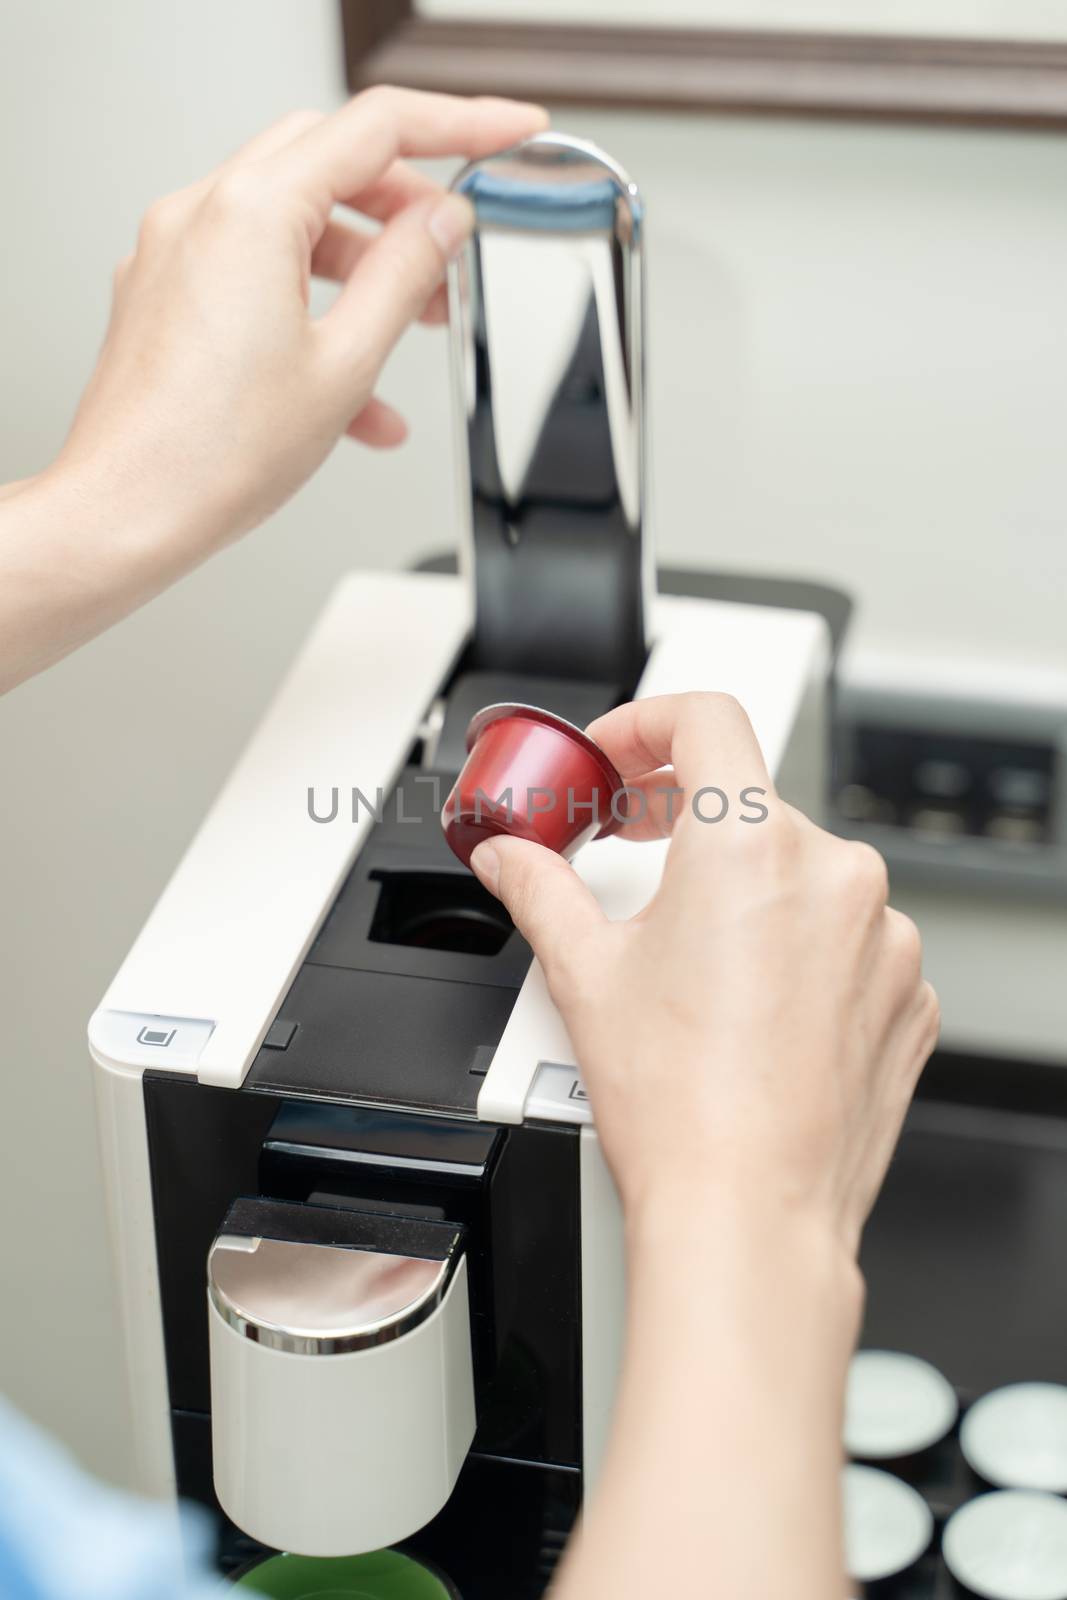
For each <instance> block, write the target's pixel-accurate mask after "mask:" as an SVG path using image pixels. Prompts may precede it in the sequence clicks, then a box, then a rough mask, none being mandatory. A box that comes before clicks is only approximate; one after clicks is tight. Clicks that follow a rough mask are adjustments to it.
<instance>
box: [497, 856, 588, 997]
mask: <svg viewBox="0 0 1067 1600" xmlns="http://www.w3.org/2000/svg"><path fill="white" fill-rule="evenodd" d="M471 866H472V867H473V868H474V871H475V873H476V874H477V876H478V878H479V879H480V881H481V882H482V883H483V884H484V885H485V887H486V888H487V889H489V890H490V891H491V892H492V893H493V894H495V895H496V896H497V897H498V898H499V899H500V900H502V901H503V903H504V905H505V906H506V907H507V909H508V911H509V912H510V913H511V919H512V921H513V922H514V924H515V926H516V927H517V928H518V930H519V932H520V933H521V934H522V936H523V938H524V939H525V940H527V942H528V943H529V944H530V945H531V946H532V948H533V952H534V954H535V955H536V956H537V958H538V960H539V961H540V963H541V965H542V966H543V967H544V969H545V975H546V976H547V978H548V981H549V983H550V984H551V983H552V982H553V980H554V977H557V976H558V975H559V974H560V972H561V971H563V970H565V969H566V967H567V963H568V957H569V955H570V953H571V951H572V950H573V948H574V942H575V940H577V939H580V938H582V937H584V936H586V935H587V934H589V933H595V932H596V931H597V930H598V929H601V928H604V927H606V926H607V918H606V917H605V915H604V913H603V911H602V910H601V909H600V906H599V905H598V904H597V901H596V899H595V898H594V896H593V894H592V892H591V891H590V890H589V889H587V888H586V886H585V884H584V883H583V882H582V880H581V878H579V876H578V874H577V873H576V872H575V871H574V869H573V868H572V867H571V866H569V865H568V863H567V862H566V861H564V860H563V858H562V856H557V855H556V854H554V852H553V851H551V850H546V849H545V848H544V846H543V845H539V844H530V843H528V842H527V841H526V840H525V839H503V838H497V839H492V840H487V841H486V842H485V843H484V844H480V845H479V846H478V848H477V849H476V850H475V852H474V854H473V855H472V856H471Z"/></svg>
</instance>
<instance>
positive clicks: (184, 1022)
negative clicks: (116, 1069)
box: [89, 1007, 215, 1072]
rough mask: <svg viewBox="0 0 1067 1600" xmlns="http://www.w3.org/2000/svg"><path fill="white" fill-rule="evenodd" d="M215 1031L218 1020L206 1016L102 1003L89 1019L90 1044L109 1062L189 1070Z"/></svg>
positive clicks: (175, 1070)
mask: <svg viewBox="0 0 1067 1600" xmlns="http://www.w3.org/2000/svg"><path fill="white" fill-rule="evenodd" d="M214 1031H215V1024H214V1023H213V1022H211V1021H209V1020H208V1019H207V1018H206V1017H176V1016H165V1015H163V1013H161V1012H159V1011H112V1010H110V1009H108V1008H103V1007H102V1008H101V1009H100V1010H99V1011H97V1012H95V1013H94V1014H93V1017H92V1019H91V1021H90V1023H89V1044H90V1047H91V1049H92V1051H93V1054H94V1055H95V1056H96V1057H97V1059H98V1060H103V1061H104V1062H107V1063H110V1062H119V1063H121V1064H122V1065H123V1066H128V1067H156V1068H159V1069H161V1070H162V1071H166V1072H189V1071H192V1070H194V1069H195V1067H196V1064H197V1062H198V1061H199V1060H200V1055H201V1052H202V1051H203V1048H204V1046H205V1045H206V1044H207V1042H208V1040H209V1039H210V1038H211V1035H212V1034H213V1033H214Z"/></svg>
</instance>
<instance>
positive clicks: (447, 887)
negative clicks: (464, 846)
mask: <svg viewBox="0 0 1067 1600" xmlns="http://www.w3.org/2000/svg"><path fill="white" fill-rule="evenodd" d="M371 881H372V882H375V883H377V884H378V901H377V904H376V906H375V908H374V916H373V919H372V921H371V925H370V933H369V935H368V937H369V938H370V940H371V942H372V943H374V944H395V945H408V946H414V947H415V948H417V949H421V950H452V951H456V952H458V953H460V954H462V955H472V956H496V955H499V954H500V952H501V950H503V948H504V946H505V944H506V943H507V941H508V939H509V938H510V937H511V934H512V933H513V932H514V928H515V925H514V923H513V922H512V920H511V918H510V917H509V916H508V914H507V912H506V911H505V910H504V907H503V906H502V905H501V904H500V902H499V900H496V899H494V897H493V896H492V895H491V894H490V893H489V892H488V890H487V889H483V888H482V886H481V884H480V883H479V882H478V880H477V878H475V877H473V876H471V875H468V874H464V875H462V876H461V875H459V874H457V873H447V872H388V871H379V872H373V873H372V874H371Z"/></svg>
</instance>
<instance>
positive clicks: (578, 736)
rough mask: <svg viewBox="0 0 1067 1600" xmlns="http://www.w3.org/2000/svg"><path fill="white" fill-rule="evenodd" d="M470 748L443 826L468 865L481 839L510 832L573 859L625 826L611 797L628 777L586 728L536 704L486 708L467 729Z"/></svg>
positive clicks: (447, 805) (445, 810) (444, 817)
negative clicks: (592, 842)
mask: <svg viewBox="0 0 1067 1600" xmlns="http://www.w3.org/2000/svg"><path fill="white" fill-rule="evenodd" d="M467 749H468V751H469V752H470V753H469V755H468V756H467V760H466V762H465V763H464V766H463V770H462V772H461V773H460V775H459V777H458V778H457V779H456V782H455V785H454V787H453V789H452V793H451V794H450V795H449V797H448V799H447V800H446V801H445V805H444V810H443V812H442V813H441V825H442V827H443V828H444V830H445V838H446V839H447V840H448V842H449V844H450V845H451V847H452V849H453V850H454V851H455V853H456V855H457V856H458V857H459V859H460V860H461V861H462V862H463V863H464V865H465V866H469V865H470V858H471V852H472V851H473V850H474V848H475V846H476V845H479V844H481V842H482V840H483V839H491V838H492V837H493V836H494V835H496V834H509V835H510V836H511V837H512V838H516V839H530V840H532V841H533V842H534V843H535V844H543V845H546V846H547V847H548V849H549V850H555V851H556V853H557V854H558V855H561V856H566V857H567V858H568V859H569V858H570V857H571V856H573V855H574V854H575V852H576V851H578V850H580V849H581V847H582V845H583V844H585V843H586V842H587V840H589V839H593V838H597V839H604V838H606V837H607V835H608V834H609V833H614V832H615V830H616V829H617V828H618V827H619V826H620V821H621V818H619V817H616V816H615V815H614V813H613V811H612V804H611V802H612V799H613V797H614V795H615V794H616V793H617V792H618V791H619V790H621V789H622V787H623V782H622V779H621V778H620V777H619V774H618V773H617V772H616V770H615V768H614V766H613V765H612V763H611V762H610V761H609V760H608V758H607V756H606V755H605V754H604V752H603V750H601V749H600V747H599V746H598V745H596V744H594V743H593V741H592V739H590V738H589V737H588V736H587V735H586V734H584V733H583V732H582V730H581V729H580V728H576V727H574V726H573V724H572V723H570V722H566V721H565V720H564V719H563V718H562V717H557V716H553V714H552V712H551V711H542V710H540V709H539V708H538V707H537V706H522V705H494V706H485V707H484V708H483V709H482V710H481V711H479V712H477V713H476V714H475V716H473V717H472V718H471V723H470V727H469V728H468V729H467Z"/></svg>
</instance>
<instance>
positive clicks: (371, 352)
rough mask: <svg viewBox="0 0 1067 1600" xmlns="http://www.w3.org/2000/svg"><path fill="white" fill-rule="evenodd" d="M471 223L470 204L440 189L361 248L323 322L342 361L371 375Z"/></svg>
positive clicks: (419, 306) (463, 239) (416, 313)
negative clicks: (339, 347)
mask: <svg viewBox="0 0 1067 1600" xmlns="http://www.w3.org/2000/svg"><path fill="white" fill-rule="evenodd" d="M473 226H474V207H473V206H472V205H471V203H470V201H469V200H465V199H464V198H463V196H462V195H458V194H445V195H438V196H434V197H433V198H431V199H428V200H420V201H418V202H416V203H415V204H414V205H409V206H405V207H404V208H403V210H401V211H398V212H397V213H396V214H395V215H394V216H393V217H392V218H391V220H390V221H389V222H387V223H386V225H385V227H384V228H383V229H382V231H381V233H379V234H378V235H377V237H376V238H375V239H374V242H373V243H372V244H370V245H368V247H367V248H366V249H365V250H364V251H363V252H362V253H361V255H360V257H359V259H358V261H357V262H356V265H355V267H354V268H353V270H352V272H351V273H350V274H349V277H348V280H347V282H346V283H345V286H344V288H343V289H342V291H341V293H340V295H339V296H338V297H337V300H336V301H335V303H334V305H333V306H332V307H331V309H330V310H329V311H328V312H327V314H326V316H325V318H324V319H323V324H324V326H325V327H326V328H329V329H330V331H331V333H334V334H336V336H337V338H338V339H339V341H340V343H341V345H342V346H343V352H342V354H343V359H344V362H345V364H346V365H347V364H349V363H351V365H352V368H353V370H360V371H361V372H362V375H363V376H364V377H365V376H366V373H367V371H368V370H369V371H371V372H372V373H377V371H378V369H379V367H380V366H381V365H382V362H383V361H384V360H385V358H386V356H387V355H388V354H389V352H390V350H391V349H392V348H393V346H394V344H395V343H396V341H397V340H398V339H399V338H400V335H401V334H402V333H403V332H404V330H405V328H407V327H408V326H409V325H410V324H411V323H412V322H415V321H417V319H418V318H419V317H420V316H421V314H422V311H423V308H424V307H425V305H426V302H427V300H428V299H429V298H430V295H431V294H432V293H433V291H434V289H435V288H436V287H437V285H438V284H439V283H440V281H441V277H442V275H443V273H444V270H445V267H446V266H447V264H448V262H449V261H450V260H451V259H452V257H453V256H455V255H457V254H458V253H459V251H460V250H461V249H462V247H463V245H464V243H465V242H466V240H467V238H468V236H469V234H470V232H471V229H472V228H473Z"/></svg>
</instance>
